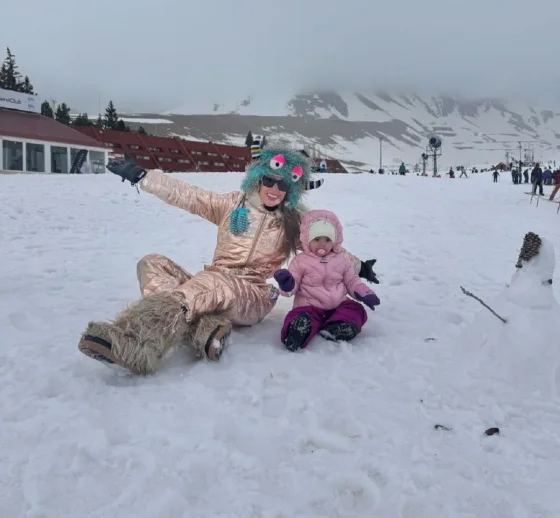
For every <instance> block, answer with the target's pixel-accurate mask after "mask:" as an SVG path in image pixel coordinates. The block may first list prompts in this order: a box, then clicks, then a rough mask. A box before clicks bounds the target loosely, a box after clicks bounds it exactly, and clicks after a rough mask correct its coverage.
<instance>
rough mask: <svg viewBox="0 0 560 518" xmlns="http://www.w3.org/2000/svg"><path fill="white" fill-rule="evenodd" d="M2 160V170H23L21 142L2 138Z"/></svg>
mask: <svg viewBox="0 0 560 518" xmlns="http://www.w3.org/2000/svg"><path fill="white" fill-rule="evenodd" d="M2 151H3V153H4V160H3V164H2V169H4V171H23V144H22V143H21V142H13V141H12V140H4V141H3V143H2Z"/></svg>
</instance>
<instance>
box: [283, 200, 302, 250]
mask: <svg viewBox="0 0 560 518" xmlns="http://www.w3.org/2000/svg"><path fill="white" fill-rule="evenodd" d="M301 209H302V208H301V207H300V206H298V207H297V208H295V209H288V208H286V207H285V206H282V214H283V216H284V217H283V218H282V221H283V222H284V236H285V249H284V251H285V253H286V256H287V258H290V256H291V255H295V254H296V253H297V251H298V250H299V249H300V246H301V245H300V238H299V229H300V225H301V217H302V211H301Z"/></svg>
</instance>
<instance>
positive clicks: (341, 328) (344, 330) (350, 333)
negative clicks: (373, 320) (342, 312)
mask: <svg viewBox="0 0 560 518" xmlns="http://www.w3.org/2000/svg"><path fill="white" fill-rule="evenodd" d="M358 333H359V331H358V327H357V326H356V324H349V323H348V322H331V323H330V324H327V325H326V326H325V327H324V328H323V329H321V331H319V334H320V335H321V336H322V337H323V338H325V339H327V340H331V341H334V342H338V341H339V340H341V341H344V342H349V341H350V340H352V339H354V338H356V336H357V335H358Z"/></svg>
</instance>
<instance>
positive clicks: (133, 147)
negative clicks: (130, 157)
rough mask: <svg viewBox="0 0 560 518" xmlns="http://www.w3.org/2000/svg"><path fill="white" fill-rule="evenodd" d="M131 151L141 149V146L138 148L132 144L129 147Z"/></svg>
mask: <svg viewBox="0 0 560 518" xmlns="http://www.w3.org/2000/svg"><path fill="white" fill-rule="evenodd" d="M128 147H129V148H130V149H140V146H137V145H136V144H130V146H128Z"/></svg>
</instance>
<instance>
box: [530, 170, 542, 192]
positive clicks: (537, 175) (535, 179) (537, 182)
mask: <svg viewBox="0 0 560 518" xmlns="http://www.w3.org/2000/svg"><path fill="white" fill-rule="evenodd" d="M531 183H532V184H533V194H536V193H537V187H538V188H539V196H544V191H543V171H542V169H541V166H540V165H539V163H538V162H537V165H536V166H535V168H534V169H533V172H532V173H531Z"/></svg>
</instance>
